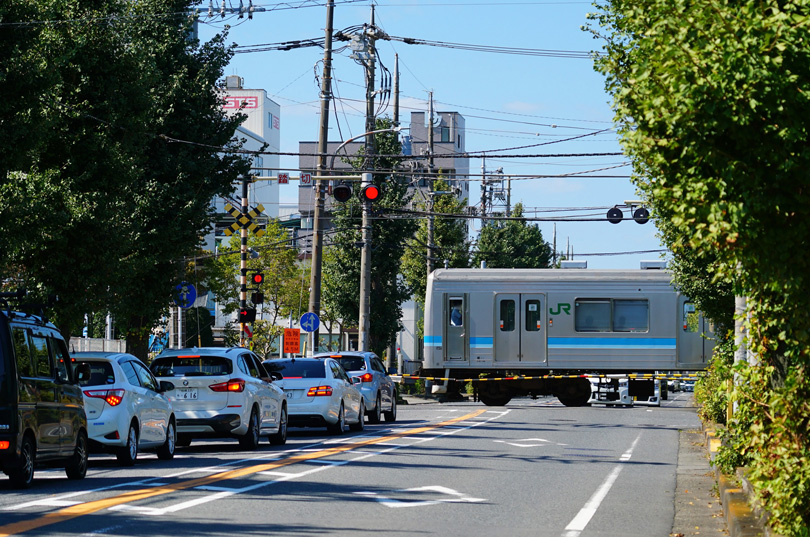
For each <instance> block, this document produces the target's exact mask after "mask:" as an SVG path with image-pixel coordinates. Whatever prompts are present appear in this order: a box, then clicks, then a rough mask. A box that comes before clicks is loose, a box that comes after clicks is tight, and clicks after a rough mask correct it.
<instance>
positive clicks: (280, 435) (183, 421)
mask: <svg viewBox="0 0 810 537" xmlns="http://www.w3.org/2000/svg"><path fill="white" fill-rule="evenodd" d="M150 367H151V370H152V373H153V374H154V375H155V377H156V378H157V379H158V380H160V381H168V382H171V383H172V384H174V386H175V387H174V389H173V390H169V391H168V392H166V394H167V395H168V396H169V399H170V400H171V402H172V407H173V408H174V413H175V415H176V416H177V445H178V446H188V445H189V444H190V443H191V441H192V439H194V438H211V437H213V438H222V437H232V438H237V439H238V440H239V444H240V445H241V446H242V447H243V448H245V449H257V448H258V447H259V441H260V440H261V438H262V437H268V438H269V440H270V443H271V444H274V445H283V444H284V443H286V442H287V401H286V400H285V398H284V392H283V391H282V389H281V387H280V386H279V385H277V384H276V382H274V381H273V379H272V378H271V376H270V375H269V374H268V373H267V371H266V370H265V369H264V366H262V362H261V360H259V358H258V357H257V356H256V355H255V354H254V353H253V352H251V351H250V350H248V349H245V348H243V347H200V348H197V347H195V348H188V349H169V350H165V351H163V352H162V353H160V354H159V355H158V356H157V357H156V358H155V359H154V360H152V363H151V365H150Z"/></svg>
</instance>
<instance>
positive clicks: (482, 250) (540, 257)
mask: <svg viewBox="0 0 810 537" xmlns="http://www.w3.org/2000/svg"><path fill="white" fill-rule="evenodd" d="M511 218H512V219H511V220H507V221H506V222H498V221H491V222H489V223H487V225H485V226H484V227H483V228H481V231H480V232H479V234H478V245H477V248H476V250H475V252H474V253H473V266H478V265H480V264H481V262H482V261H485V262H486V264H487V267H488V268H547V267H548V266H549V261H550V260H551V246H550V245H549V244H548V243H547V242H546V241H544V240H543V234H542V232H541V231H540V228H538V227H537V226H535V225H531V224H529V223H528V222H526V220H525V219H523V205H522V204H520V203H518V204H517V205H515V208H514V209H513V210H512V214H511Z"/></svg>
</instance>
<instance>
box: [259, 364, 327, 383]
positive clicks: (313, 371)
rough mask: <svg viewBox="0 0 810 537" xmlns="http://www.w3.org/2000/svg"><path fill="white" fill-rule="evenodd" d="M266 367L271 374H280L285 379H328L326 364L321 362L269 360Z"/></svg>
mask: <svg viewBox="0 0 810 537" xmlns="http://www.w3.org/2000/svg"><path fill="white" fill-rule="evenodd" d="M264 367H265V369H267V370H268V371H270V372H271V373H273V372H275V373H280V374H281V376H282V377H284V378H285V379H295V378H299V379H301V378H303V379H312V378H315V379H318V378H321V379H322V378H326V364H325V363H324V362H321V361H319V360H312V361H309V360H307V361H302V360H268V361H266V362H264Z"/></svg>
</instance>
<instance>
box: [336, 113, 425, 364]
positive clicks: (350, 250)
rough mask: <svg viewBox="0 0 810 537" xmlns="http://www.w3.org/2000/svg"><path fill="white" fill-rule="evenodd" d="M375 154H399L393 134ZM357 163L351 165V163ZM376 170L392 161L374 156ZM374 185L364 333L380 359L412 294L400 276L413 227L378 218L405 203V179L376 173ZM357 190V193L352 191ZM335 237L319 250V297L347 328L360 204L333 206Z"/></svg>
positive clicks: (352, 309) (354, 319)
mask: <svg viewBox="0 0 810 537" xmlns="http://www.w3.org/2000/svg"><path fill="white" fill-rule="evenodd" d="M376 125H377V129H387V128H390V127H391V126H392V123H391V120H390V119H387V118H386V119H378V120H377V123H376ZM375 138H376V140H375V142H376V148H377V151H376V152H377V153H378V154H382V155H396V154H399V153H400V152H401V146H400V143H399V140H398V139H397V136H396V134H395V133H393V132H386V133H379V134H377V135H376V137H375ZM360 160H364V159H358V160H357V161H355V163H356V165H357V163H358V162H359V161H360ZM375 161H376V166H377V168H379V169H393V168H394V166H395V164H396V163H395V161H394V160H392V159H385V158H376V159H375ZM373 181H374V183H375V184H377V185H378V186H380V188H381V191H382V199H381V200H380V201H377V202H374V210H375V213H377V214H378V216H374V217H373V218H372V245H373V246H372V253H371V296H370V304H371V316H370V329H369V344H370V349H371V350H372V351H374V352H376V353H377V354H378V355H379V356H382V355H383V350H384V349H385V348H386V347H387V346H388V345H389V344H390V343H392V342H393V341H394V339H395V337H396V334H397V333H398V332H399V331H400V330H401V329H402V326H401V322H400V318H401V317H402V303H403V302H405V301H406V300H408V299H409V298H410V296H411V289H410V288H409V286H408V285H407V284H406V283H405V282H404V281H403V279H402V278H400V277H399V269H400V260H401V258H402V251H403V250H404V248H405V242H406V241H407V239H408V238H410V237H412V236H413V233H414V231H415V229H416V223H415V222H414V221H413V220H410V219H406V218H394V217H391V216H389V215H384V214H382V213H383V212H385V211H386V209H389V210H393V211H399V210H400V209H402V207H404V206H405V205H406V204H407V202H408V200H409V194H408V185H407V183H406V180H405V179H403V178H402V177H400V176H397V175H391V174H383V173H376V174H374V176H373ZM355 190H357V189H355ZM333 211H334V220H333V221H334V225H335V233H334V234H333V235H332V237H331V240H332V243H331V244H330V245H329V246H328V247H327V248H325V249H324V256H323V284H322V293H321V299H322V302H323V304H324V307H325V309H328V310H329V311H331V312H332V315H333V316H334V317H337V318H340V319H342V320H343V323H344V325H346V326H352V325H353V326H357V324H358V322H359V320H358V319H359V311H360V305H359V299H360V248H359V247H358V244H359V243H360V242H361V240H362V234H361V229H360V226H361V221H362V214H361V211H360V203H359V201H358V200H356V199H354V198H353V199H352V201H350V202H347V203H345V204H342V206H333Z"/></svg>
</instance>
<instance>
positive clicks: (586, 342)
mask: <svg viewBox="0 0 810 537" xmlns="http://www.w3.org/2000/svg"><path fill="white" fill-rule="evenodd" d="M548 348H549V349H660V350H675V338H651V337H645V338H631V337H611V338H608V337H550V338H548Z"/></svg>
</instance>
